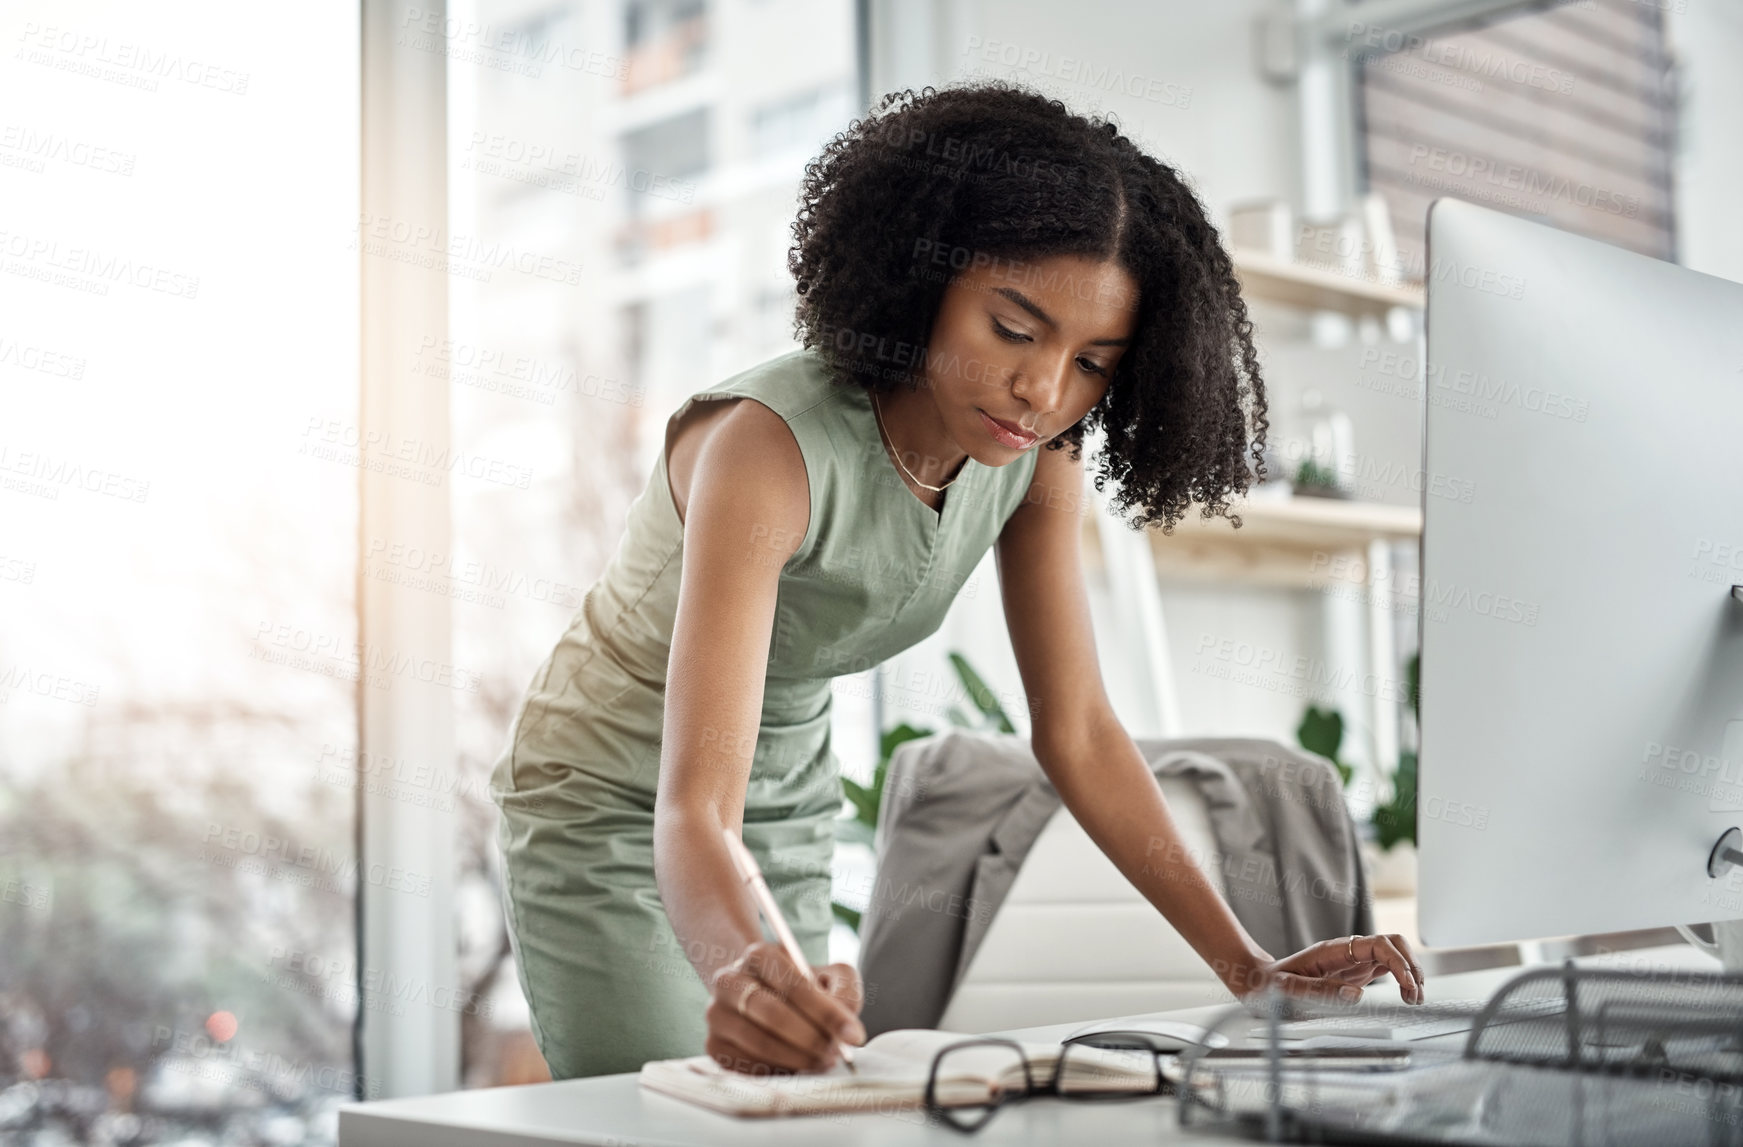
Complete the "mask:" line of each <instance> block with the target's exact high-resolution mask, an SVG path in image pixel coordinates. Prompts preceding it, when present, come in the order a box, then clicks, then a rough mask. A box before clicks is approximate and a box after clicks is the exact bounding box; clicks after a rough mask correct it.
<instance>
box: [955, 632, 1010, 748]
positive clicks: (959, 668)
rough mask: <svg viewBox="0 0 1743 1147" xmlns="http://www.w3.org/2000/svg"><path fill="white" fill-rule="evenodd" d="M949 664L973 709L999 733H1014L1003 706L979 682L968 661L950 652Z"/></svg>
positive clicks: (995, 696) (977, 675) (984, 685)
mask: <svg viewBox="0 0 1743 1147" xmlns="http://www.w3.org/2000/svg"><path fill="white" fill-rule="evenodd" d="M950 664H951V665H952V666H954V667H955V668H956V675H957V676H958V677H960V678H961V679H962V687H963V688H964V689H966V690H968V698H969V700H971V701H973V702H974V705H975V708H977V709H979V710H980V711H981V714H982V715H983V716H985V717H987V718H988V719H989V723H991V724H992V725H993V726H994V727H996V728H997V729H998V731H999V732H1001V733H1015V732H1016V731H1017V730H1016V727H1015V726H1014V725H1012V724H1011V719H1010V718H1009V717H1008V716H1006V715H1005V710H1004V706H1002V705H1000V704H999V699H998V696H997V695H996V694H994V693H993V691H992V690H991V689H989V688H987V683H986V682H985V681H983V680H981V676H980V674H978V673H976V672H975V671H974V669H973V668H972V667H971V666H970V665H969V663H968V659H967V658H965V657H963V656H962V654H960V653H956V652H952V653H951V654H950Z"/></svg>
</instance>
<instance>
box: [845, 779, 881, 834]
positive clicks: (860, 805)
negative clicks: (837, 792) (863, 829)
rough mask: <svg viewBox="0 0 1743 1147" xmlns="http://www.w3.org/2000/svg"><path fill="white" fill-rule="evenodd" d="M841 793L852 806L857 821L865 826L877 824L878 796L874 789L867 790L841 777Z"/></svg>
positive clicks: (855, 782) (857, 783) (856, 782)
mask: <svg viewBox="0 0 1743 1147" xmlns="http://www.w3.org/2000/svg"><path fill="white" fill-rule="evenodd" d="M841 791H842V794H843V795H844V796H846V797H847V799H848V802H849V803H850V804H852V805H853V808H854V812H855V813H856V815H857V817H858V819H859V820H861V821H863V822H864V823H866V824H871V825H875V824H877V822H878V795H879V794H878V793H877V792H876V791H875V790H874V789H868V788H866V787H865V786H864V785H862V784H860V783H859V782H858V781H854V780H849V779H848V778H846V777H842V778H841Z"/></svg>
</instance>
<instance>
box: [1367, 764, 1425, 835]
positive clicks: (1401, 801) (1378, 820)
mask: <svg viewBox="0 0 1743 1147" xmlns="http://www.w3.org/2000/svg"><path fill="white" fill-rule="evenodd" d="M1374 829H1375V841H1376V843H1378V844H1379V846H1380V848H1381V849H1382V850H1386V849H1390V848H1391V847H1392V846H1393V845H1396V844H1400V843H1402V842H1404V841H1409V842H1410V843H1411V844H1415V843H1416V754H1415V753H1412V752H1409V751H1405V752H1403V753H1400V754H1399V755H1398V770H1397V771H1396V772H1395V773H1393V774H1392V799H1390V800H1388V801H1387V802H1386V803H1385V804H1383V805H1380V806H1379V807H1377V808H1376V809H1374Z"/></svg>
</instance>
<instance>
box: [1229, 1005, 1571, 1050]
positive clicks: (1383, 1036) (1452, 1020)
mask: <svg viewBox="0 0 1743 1147" xmlns="http://www.w3.org/2000/svg"><path fill="white" fill-rule="evenodd" d="M1487 1003H1488V1001H1487V1000H1476V999H1471V1000H1435V1001H1433V1006H1435V1007H1436V1008H1461V1009H1465V1010H1467V1011H1468V1012H1469V1013H1470V1014H1469V1015H1462V1016H1461V1015H1452V1016H1449V1015H1446V1014H1444V1013H1441V1014H1434V1015H1425V1016H1422V1017H1420V1018H1412V1017H1411V1016H1410V1014H1409V1013H1410V1008H1411V1007H1412V1006H1413V1005H1399V1006H1396V1007H1391V1008H1388V1009H1386V1010H1385V1011H1383V1012H1377V1013H1372V1014H1359V1015H1343V1014H1340V1015H1330V1016H1320V1017H1316V1018H1313V1019H1305V1020H1289V1021H1286V1022H1284V1023H1281V1024H1278V1025H1277V1035H1278V1037H1279V1038H1280V1039H1310V1038H1312V1037H1314V1036H1327V1035H1329V1036H1349V1037H1354V1038H1357V1039H1380V1040H1413V1039H1429V1038H1431V1037H1433V1036H1437V1035H1455V1034H1457V1033H1458V1032H1466V1031H1470V1030H1471V1028H1472V1027H1474V1026H1476V1022H1477V1013H1478V1012H1480V1011H1482V1010H1483V1007H1484V1005H1485V1004H1487ZM1566 1009H1567V1001H1566V1000H1565V999H1562V998H1561V997H1560V996H1550V997H1547V998H1545V999H1541V1000H1522V1001H1515V1002H1511V1003H1508V1004H1504V1005H1503V1006H1502V1007H1501V1009H1500V1010H1499V1011H1498V1012H1497V1013H1496V1014H1495V1016H1494V1017H1493V1018H1492V1019H1491V1020H1490V1021H1489V1022H1490V1023H1510V1022H1512V1021H1515V1020H1525V1019H1534V1018H1536V1017H1539V1016H1553V1015H1559V1014H1560V1013H1561V1012H1563V1011H1565V1010H1566ZM1253 1030H1254V1033H1255V1034H1261V1033H1262V1032H1263V1031H1264V1028H1263V1027H1262V1026H1256V1027H1255V1028H1254V1029H1253Z"/></svg>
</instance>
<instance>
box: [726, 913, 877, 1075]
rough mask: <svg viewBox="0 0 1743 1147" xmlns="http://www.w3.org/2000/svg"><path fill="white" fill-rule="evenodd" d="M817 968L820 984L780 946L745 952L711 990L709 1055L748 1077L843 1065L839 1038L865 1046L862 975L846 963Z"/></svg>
mask: <svg viewBox="0 0 1743 1147" xmlns="http://www.w3.org/2000/svg"><path fill="white" fill-rule="evenodd" d="M815 971H816V975H817V979H818V981H819V983H820V984H821V986H818V984H813V983H811V981H810V979H809V978H808V977H806V976H805V974H804V973H803V972H801V971H800V969H799V966H798V965H797V964H795V963H793V960H792V958H791V957H790V956H788V955H787V953H786V951H785V950H784V949H782V948H781V946H780V945H779V944H772V943H769V942H768V941H758V942H757V943H755V944H752V945H751V946H750V947H748V948H746V949H745V950H744V954H743V955H741V956H740V957H739V958H738V959H737V960H734V961H733V962H732V963H730V964H728V965H726V966H725V967H723V968H721V969H720V971H718V972H717V973H715V976H714V982H713V984H712V985H711V986H710V994H711V995H712V997H713V998H712V999H711V1000H710V1001H709V1003H708V1012H707V1019H708V1042H707V1044H706V1046H705V1050H706V1051H707V1053H708V1055H709V1056H710V1057H711V1058H712V1059H713V1060H714V1061H715V1062H717V1063H719V1064H720V1065H721V1066H722V1067H726V1068H730V1069H732V1070H734V1071H742V1072H747V1073H758V1074H765V1073H767V1072H769V1071H771V1070H773V1071H824V1070H827V1069H828V1068H830V1067H833V1066H834V1065H835V1064H836V1063H837V1062H839V1061H840V1058H841V1053H840V1050H839V1049H838V1048H837V1047H836V1040H838V1039H841V1040H846V1041H847V1042H848V1043H850V1044H855V1045H858V1044H863V1043H864V1042H865V1026H864V1025H863V1024H861V1023H860V1020H859V1009H860V1005H861V1002H862V998H861V992H860V986H859V973H858V972H856V971H855V970H854V969H853V967H852V966H851V965H848V964H830V965H828V966H826V967H821V968H817V969H815Z"/></svg>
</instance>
